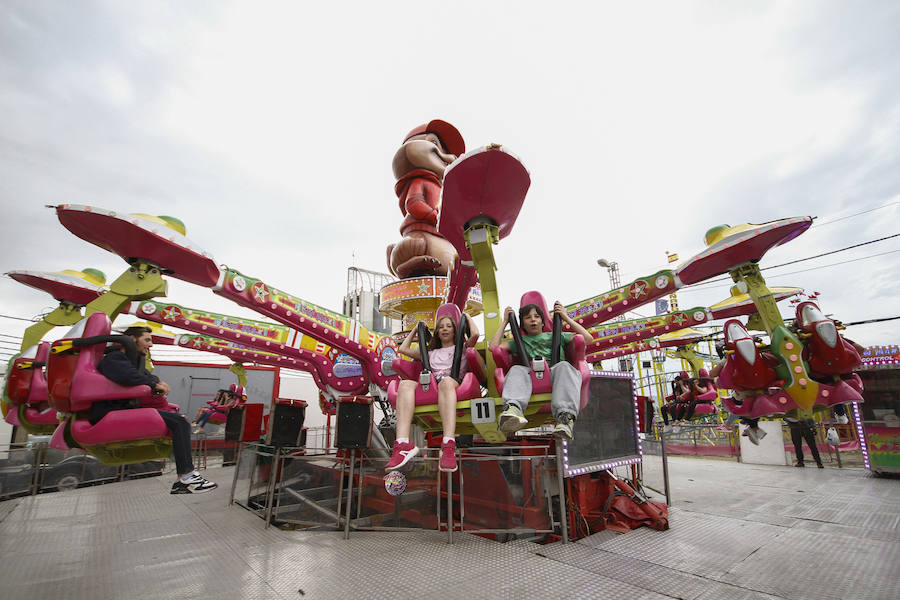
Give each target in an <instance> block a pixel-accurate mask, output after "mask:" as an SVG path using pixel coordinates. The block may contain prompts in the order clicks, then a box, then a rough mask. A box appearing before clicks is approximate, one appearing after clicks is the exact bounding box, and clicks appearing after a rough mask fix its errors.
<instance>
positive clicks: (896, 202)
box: [810, 200, 900, 229]
mask: <svg viewBox="0 0 900 600" xmlns="http://www.w3.org/2000/svg"><path fill="white" fill-rule="evenodd" d="M895 204H900V200H895V201H894V202H888V203H887V204H882V205H881V206H876V207H875V208H870V209H869V210H864V211H860V212H858V213H853V214H852V215H847V216H846V217H838V218H837V219H832V220H830V221H825V222H824V223H816V224H815V225H813V227H823V226H825V225H831V224H832V223H837V222H838V221H843V220H844V219H849V218H851V217H858V216H859V215H864V214H866V213H870V212H873V211H876V210H880V209H882V208H887V207H888V206H893V205H895ZM810 229H812V228H810Z"/></svg>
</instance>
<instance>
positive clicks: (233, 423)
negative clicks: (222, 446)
mask: <svg viewBox="0 0 900 600" xmlns="http://www.w3.org/2000/svg"><path fill="white" fill-rule="evenodd" d="M244 416H245V415H244V409H243V407H236V408H232V409H231V410H229V411H228V416H227V417H225V441H226V442H240V441H241V437H243V435H244Z"/></svg>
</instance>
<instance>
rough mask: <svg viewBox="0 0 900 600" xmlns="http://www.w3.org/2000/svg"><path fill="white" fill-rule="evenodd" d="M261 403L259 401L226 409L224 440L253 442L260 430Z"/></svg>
mask: <svg viewBox="0 0 900 600" xmlns="http://www.w3.org/2000/svg"><path fill="white" fill-rule="evenodd" d="M262 416H263V405H262V404H259V403H252V404H245V405H243V406H237V407H235V408H232V409H231V410H229V411H228V417H227V418H226V420H225V441H226V442H255V441H257V440H259V437H260V432H261V430H262Z"/></svg>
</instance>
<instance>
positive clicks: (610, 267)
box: [597, 258, 622, 289]
mask: <svg viewBox="0 0 900 600" xmlns="http://www.w3.org/2000/svg"><path fill="white" fill-rule="evenodd" d="M597 264H598V265H600V266H601V267H606V270H607V271H609V285H610V286H611V288H612V289H616V288H618V287H620V286H621V285H622V280H621V279H620V278H619V263H617V262H615V261H609V260H606V259H605V258H598V259H597Z"/></svg>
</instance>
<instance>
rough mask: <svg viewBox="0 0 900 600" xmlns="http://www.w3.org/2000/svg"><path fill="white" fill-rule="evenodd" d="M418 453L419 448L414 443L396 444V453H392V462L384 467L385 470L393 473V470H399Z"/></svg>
mask: <svg viewBox="0 0 900 600" xmlns="http://www.w3.org/2000/svg"><path fill="white" fill-rule="evenodd" d="M418 453H419V448H418V447H416V445H415V444H413V443H412V442H402V443H401V442H394V451H393V452H392V453H391V460H389V461H388V463H387V464H386V465H385V466H384V470H385V471H392V470H393V469H399V468H400V467H402V466H403V465H405V464H406V463H408V462H409V459H411V458H412V457H413V456H415V455H416V454H418Z"/></svg>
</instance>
